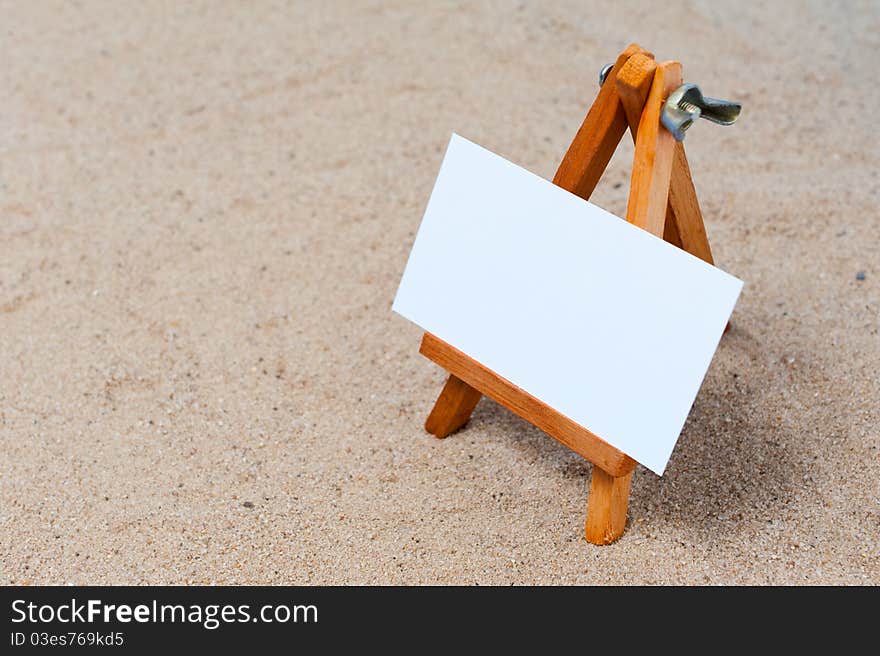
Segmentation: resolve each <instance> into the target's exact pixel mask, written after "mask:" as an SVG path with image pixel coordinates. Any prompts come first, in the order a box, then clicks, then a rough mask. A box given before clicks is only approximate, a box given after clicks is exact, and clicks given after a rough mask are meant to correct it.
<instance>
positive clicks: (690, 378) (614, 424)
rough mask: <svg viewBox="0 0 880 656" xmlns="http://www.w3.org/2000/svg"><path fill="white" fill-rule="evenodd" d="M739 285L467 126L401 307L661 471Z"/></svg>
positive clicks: (429, 214)
mask: <svg viewBox="0 0 880 656" xmlns="http://www.w3.org/2000/svg"><path fill="white" fill-rule="evenodd" d="M741 288H742V282H741V281H740V280H738V279H737V278H735V277H733V276H731V275H729V274H727V273H725V272H723V271H721V270H720V269H718V268H716V267H713V266H711V265H709V264H706V263H705V262H703V261H702V260H699V259H698V258H695V257H693V256H692V255H690V254H688V253H685V252H684V251H682V250H680V249H678V248H676V247H674V246H672V245H671V244H668V243H666V242H664V241H663V240H662V239H658V238H657V237H654V236H653V235H651V234H649V233H647V232H646V231H644V230H641V229H639V228H636V227H635V226H633V225H631V224H629V223H627V222H626V221H624V220H622V219H620V218H618V217H616V216H614V215H613V214H610V213H608V212H606V211H605V210H603V209H601V208H599V207H597V206H595V205H593V204H592V203H589V202H587V201H584V200H583V199H581V198H579V197H577V196H575V195H574V194H571V193H569V192H567V191H565V190H563V189H561V188H559V187H557V186H555V185H553V184H552V183H550V182H548V181H547V180H544V179H542V178H540V177H538V176H536V175H534V174H532V173H530V172H528V171H526V170H525V169H522V168H520V167H518V166H516V165H515V164H512V163H511V162H508V161H507V160H505V159H503V158H502V157H499V156H498V155H495V154H493V153H491V152H489V151H488V150H486V149H484V148H482V147H480V146H478V145H476V144H474V143H471V142H470V141H468V140H467V139H464V138H462V137H460V136H458V135H453V136H452V139H451V141H450V143H449V147H448V149H447V151H446V156H445V158H444V160H443V164H442V166H441V168H440V173H439V175H438V177H437V181H436V183H435V185H434V190H433V192H432V193H431V198H430V201H429V202H428V207H427V209H426V210H425V215H424V218H423V219H422V224H421V227H420V228H419V232H418V235H417V236H416V240H415V244H414V245H413V248H412V252H411V254H410V257H409V261H408V262H407V265H406V270H405V272H404V274H403V279H402V281H401V283H400V288H399V289H398V292H397V297H396V298H395V300H394V306H393V309H394V311H395V312H397V313H398V314H400V315H402V316H404V317H406V318H407V319H409V320H410V321H413V322H414V323H416V324H418V325H419V326H420V327H421V328H423V329H424V330H426V331H428V332H430V333H433V334H434V335H436V336H437V337H439V338H440V339H442V340H444V341H446V342H448V343H449V344H451V345H453V346H455V347H456V348H458V349H459V350H461V351H463V352H464V353H466V354H467V355H469V356H470V357H472V358H473V359H474V360H476V361H478V362H480V363H482V364H483V365H485V366H486V367H488V368H489V369H491V370H493V371H495V372H496V373H497V374H499V375H500V376H502V377H504V378H506V379H508V380H509V381H511V382H512V383H514V384H515V385H517V386H519V387H521V388H522V389H524V390H525V391H527V392H529V393H530V394H532V395H533V396H535V397H537V398H538V399H540V400H541V401H543V402H544V403H546V404H547V405H549V406H551V407H552V408H554V409H555V410H557V411H559V412H560V413H562V414H563V415H565V416H567V417H568V418H569V419H571V420H573V421H575V422H577V423H578V424H580V425H581V426H584V427H585V428H587V429H588V430H590V431H592V432H593V433H594V434H596V435H598V436H599V437H601V438H602V439H604V440H605V441H607V442H609V443H610V444H612V445H614V446H615V447H617V448H618V449H620V450H621V451H623V452H624V453H626V454H628V455H629V456H631V457H632V458H633V459H635V460H637V461H638V462H640V463H642V464H643V465H645V466H646V467H648V468H649V469H651V470H652V471H654V472H656V473H657V474H662V473H663V470H664V469H665V468H666V465H667V462H668V461H669V457H670V455H671V453H672V449H673V447H674V446H675V442H676V440H677V439H678V436H679V434H680V433H681V429H682V427H683V426H684V422H685V419H686V418H687V415H688V412H690V408H691V406H692V405H693V402H694V399H695V398H696V395H697V392H698V390H699V388H700V385H701V384H702V381H703V377H704V376H705V374H706V370H707V369H708V367H709V363H710V361H711V359H712V355H713V353H714V352H715V349H716V347H717V345H718V341H719V339H720V338H721V334H722V332H723V331H724V326H725V324H726V323H727V320H728V318H729V316H730V313H731V312H732V311H733V306H734V304H735V303H736V299H737V297H738V296H739V292H740V290H741Z"/></svg>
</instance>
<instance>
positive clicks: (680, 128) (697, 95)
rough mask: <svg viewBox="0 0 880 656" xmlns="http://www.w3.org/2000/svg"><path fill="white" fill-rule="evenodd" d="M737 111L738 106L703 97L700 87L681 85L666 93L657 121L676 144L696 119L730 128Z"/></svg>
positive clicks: (737, 115) (739, 105)
mask: <svg viewBox="0 0 880 656" xmlns="http://www.w3.org/2000/svg"><path fill="white" fill-rule="evenodd" d="M741 111H742V105H741V104H740V103H737V102H731V101H729V100H717V99H716V98H709V97H706V96H703V92H702V91H700V87H698V86H697V85H696V84H690V83H689V84H682V85H681V86H680V87H678V89H676V90H675V91H673V92H672V93H670V94H669V98H667V99H666V103H665V104H664V105H663V111H662V112H661V114H660V121H661V122H662V123H663V125H665V126H666V129H667V130H669V131H670V132H671V133H672V136H673V137H675V140H676V141H682V140H683V139H684V133H685V132H686V131H687V129H688V128H689V127H690V126H691V125H693V123H694V121H695V120H697V119H698V118H704V119H706V120H707V121H712V122H713V123H718V124H719V125H733V123H735V122H736V119H738V118H739V114H740V112H741Z"/></svg>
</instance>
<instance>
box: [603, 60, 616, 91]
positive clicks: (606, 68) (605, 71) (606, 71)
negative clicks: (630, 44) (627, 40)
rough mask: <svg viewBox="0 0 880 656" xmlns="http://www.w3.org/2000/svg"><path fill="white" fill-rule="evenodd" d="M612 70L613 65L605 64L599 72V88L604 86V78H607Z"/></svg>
mask: <svg viewBox="0 0 880 656" xmlns="http://www.w3.org/2000/svg"><path fill="white" fill-rule="evenodd" d="M612 68H614V64H605V65H604V66H603V67H602V70H601V71H599V86H600V87H601V86H602V85H603V84H605V78H606V77H608V74H609V73H610V72H611V69H612Z"/></svg>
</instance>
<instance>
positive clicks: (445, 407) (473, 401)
mask: <svg viewBox="0 0 880 656" xmlns="http://www.w3.org/2000/svg"><path fill="white" fill-rule="evenodd" d="M480 397H481V394H480V393H479V392H478V391H477V390H475V389H474V388H473V387H471V386H470V385H468V384H467V383H465V382H464V381H463V380H461V379H460V378H458V377H456V376H455V375H450V376H449V378H448V379H447V380H446V385H444V386H443V391H442V392H440V396H438V397H437V401H436V402H435V403H434V408H433V410H431V414H429V415H428V419H427V420H426V421H425V430H426V431H428V432H429V433H431V434H432V435H435V436H436V437H438V438H440V439H443V438H444V437H446V436H447V435H449V434H450V433H454V432H455V431H457V430H458V429H459V428H461V427H462V426H464V425H465V424H466V423H467V422H468V419H470V417H471V413H472V412H473V411H474V408H475V407H476V406H477V403H479V401H480Z"/></svg>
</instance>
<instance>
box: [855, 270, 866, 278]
mask: <svg viewBox="0 0 880 656" xmlns="http://www.w3.org/2000/svg"><path fill="white" fill-rule="evenodd" d="M864 279H865V272H864V271H859V272H858V273H857V274H856V280H864Z"/></svg>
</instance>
